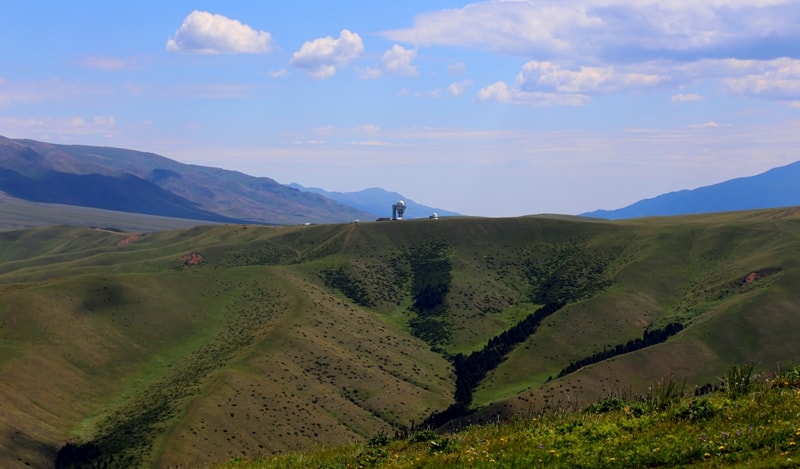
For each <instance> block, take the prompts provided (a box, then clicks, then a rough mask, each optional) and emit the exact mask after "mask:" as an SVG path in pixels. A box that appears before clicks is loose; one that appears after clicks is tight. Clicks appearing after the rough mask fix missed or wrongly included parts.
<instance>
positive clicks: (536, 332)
mask: <svg viewBox="0 0 800 469" xmlns="http://www.w3.org/2000/svg"><path fill="white" fill-rule="evenodd" d="M798 235H800V210H798V209H794V208H787V209H776V210H765V211H749V212H734V213H722V214H713V215H703V216H687V217H667V218H655V219H643V220H629V221H601V220H593V219H585V218H579V217H563V216H562V217H548V216H536V217H521V218H507V219H487V218H467V217H452V218H449V217H448V218H444V219H440V220H427V219H425V220H407V221H402V222H370V223H359V224H350V223H348V224H331V225H312V226H291V227H264V226H252V225H241V224H237V225H227V226H222V225H208V226H197V227H193V228H189V229H179V230H173V231H164V232H151V233H138V232H120V231H110V230H102V229H91V228H80V227H45V228H38V229H33V230H21V231H7V232H2V233H0V338H2V341H0V382H3V383H5V385H4V387H2V388H0V402H2V403H3V404H2V405H3V412H4V416H6V417H4V419H3V420H2V422H0V460H2V463H3V466H5V467H15V466H19V467H22V466H23V465H24V464H25V463H29V464H32V465H34V466H43V465H47V464H48V463H50V464H51V463H52V461H53V460H55V457H56V455H57V453H58V452H59V450H60V449H63V448H66V447H67V446H66V444H67V443H68V442H69V443H70V446H69V447H70V448H79V449H80V450H81V451H83V455H88V456H91V458H90V459H92V460H93V461H94V462H95V463H96V465H97V466H100V465H102V464H111V465H117V466H119V465H125V466H127V467H136V466H152V465H158V466H167V465H173V466H174V465H178V464H181V465H186V464H188V463H191V464H194V465H200V466H205V465H207V464H212V463H216V462H223V461H227V460H229V459H231V458H234V457H237V456H239V457H247V458H251V459H252V458H255V457H258V456H261V455H269V454H273V453H284V452H287V451H291V450H298V449H306V448H310V447H314V446H317V445H329V444H341V443H349V442H364V441H367V440H368V439H370V438H371V437H373V436H374V435H376V434H379V433H381V432H385V433H387V434H393V433H394V432H408V431H411V430H412V429H414V428H419V427H420V426H424V425H426V424H429V425H430V424H434V425H436V426H437V427H440V428H458V427H460V426H462V425H465V424H467V423H475V422H481V421H491V420H494V421H496V420H497V419H498V418H505V417H512V416H514V415H516V416H520V415H522V416H524V415H531V414H537V413H540V412H543V411H545V410H547V409H552V408H554V407H556V406H557V404H558V403H563V402H571V403H575V404H576V405H588V404H590V403H592V402H597V401H598V400H599V399H601V398H603V397H606V396H608V395H609V394H611V393H613V392H616V391H620V390H625V391H626V392H628V393H629V394H631V395H637V394H640V393H642V392H644V391H645V390H646V388H647V387H648V386H650V385H652V383H655V382H658V381H659V380H660V379H663V378H664V377H665V376H674V377H675V379H676V380H681V382H682V381H683V380H684V379H685V380H686V381H685V382H686V386H687V387H688V389H694V388H695V387H698V388H700V387H703V386H704V385H707V384H710V385H714V384H718V383H719V377H720V376H723V375H724V374H725V372H726V370H727V369H728V367H729V365H730V364H731V363H753V364H754V365H755V367H756V371H761V370H764V369H773V368H774V366H775V364H776V363H783V362H791V361H795V360H797V359H798V356H800V346H798V345H797V344H799V343H800V332H798V331H800V297H799V296H798V295H800V292H798V291H797V289H796V288H795V286H796V285H797V283H798V281H799V280H800V236H798ZM465 364H467V365H469V366H465Z"/></svg>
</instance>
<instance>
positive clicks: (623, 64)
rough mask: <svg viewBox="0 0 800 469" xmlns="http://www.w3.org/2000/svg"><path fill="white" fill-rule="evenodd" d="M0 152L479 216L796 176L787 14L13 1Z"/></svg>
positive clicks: (640, 2)
mask: <svg viewBox="0 0 800 469" xmlns="http://www.w3.org/2000/svg"><path fill="white" fill-rule="evenodd" d="M0 12H2V17H3V28H0V44H2V46H0V64H2V65H0V135H3V136H6V137H10V138H32V139H37V140H44V141H50V142H54V143H75V144H88V145H104V146H118V147H125V148H132V149H137V150H145V151H152V152H155V153H158V154H161V155H164V156H167V157H169V158H172V159H176V160H178V161H182V162H185V163H193V164H200V165H208V166H216V167H222V168H225V169H231V170H237V171H241V172H244V173H247V174H251V175H254V176H266V177H270V178H273V179H275V180H277V181H278V182H281V183H290V182H297V183H300V184H303V185H306V186H315V187H322V188H325V189H327V190H333V191H348V192H349V191H357V190H361V189H364V188H368V187H375V186H378V187H382V188H384V189H387V190H391V191H397V192H400V193H402V194H404V195H406V196H407V197H409V198H411V199H414V200H415V201H417V202H420V203H423V204H426V205H432V206H436V207H440V208H445V209H449V210H455V211H458V212H462V213H466V214H470V215H484V216H517V215H526V214H534V213H567V214H575V213H581V212H585V211H590V210H594V209H599V208H605V209H613V208H619V207H622V206H625V205H628V204H630V203H633V202H635V201H637V200H639V199H642V198H646V197H653V196H656V195H658V194H661V193H664V192H669V191H673V190H679V189H691V188H695V187H699V186H703V185H708V184H713V183H716V182H721V181H723V180H727V179H731V178H735V177H741V176H749V175H753V174H757V173H759V172H762V171H765V170H767V169H770V168H773V167H776V166H781V165H784V164H788V163H791V162H794V161H797V160H800V151H799V150H798V148H800V2H798V1H796V0H794V1H784V0H706V1H702V2H701V1H697V0H663V1H657V0H628V1H621V0H561V1H533V0H532V1H501V0H497V1H484V2H472V3H470V2H465V1H435V0H426V1H421V0H405V1H395V2H375V1H363V2H362V1H357V2H356V1H352V2H328V1H310V0H299V1H293V2H245V1H226V2H221V1H216V2H215V1H197V2H191V1H185V0H182V1H170V0H159V1H138V2H108V1H104V2H100V1H90V0H87V1H80V2H63V1H44V0H42V1H37V0H32V1H26V2H22V1H20V2H4V5H3V6H2V7H1V8H0Z"/></svg>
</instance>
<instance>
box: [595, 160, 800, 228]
mask: <svg viewBox="0 0 800 469" xmlns="http://www.w3.org/2000/svg"><path fill="white" fill-rule="evenodd" d="M798 205H800V161H798V162H795V163H791V164H788V165H786V166H781V167H778V168H773V169H770V170H769V171H766V172H764V173H761V174H758V175H755V176H749V177H742V178H737V179H731V180H729V181H725V182H720V183H718V184H713V185H710V186H705V187H699V188H697V189H692V190H682V191H677V192H669V193H667V194H663V195H659V196H658V197H653V198H651V199H644V200H640V201H638V202H636V203H634V204H631V205H629V206H627V207H623V208H620V209H617V210H595V211H593V212H587V213H582V214H581V215H582V216H586V217H594V218H605V219H608V220H620V219H625V218H640V217H655V216H669V215H691V214H698V213H713V212H733V211H738V210H755V209H762V208H779V207H791V206H798Z"/></svg>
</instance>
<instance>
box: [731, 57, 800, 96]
mask: <svg viewBox="0 0 800 469" xmlns="http://www.w3.org/2000/svg"><path fill="white" fill-rule="evenodd" d="M732 65H734V66H737V67H736V68H737V69H738V70H739V71H744V73H742V74H741V75H739V76H729V77H726V78H724V79H723V83H724V84H725V85H726V86H727V88H728V90H729V91H731V92H732V93H735V94H740V95H746V96H760V97H765V98H770V99H788V100H795V99H800V60H795V59H790V58H785V57H784V58H781V59H775V60H770V61H752V60H748V61H736V62H735V63H732Z"/></svg>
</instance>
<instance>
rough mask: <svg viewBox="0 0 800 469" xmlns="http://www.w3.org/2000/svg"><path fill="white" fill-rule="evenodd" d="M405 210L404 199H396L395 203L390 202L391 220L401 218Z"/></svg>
mask: <svg viewBox="0 0 800 469" xmlns="http://www.w3.org/2000/svg"><path fill="white" fill-rule="evenodd" d="M405 212H406V202H405V200H398V201H397V203H396V204H392V220H402V219H403V214H404V213H405Z"/></svg>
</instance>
